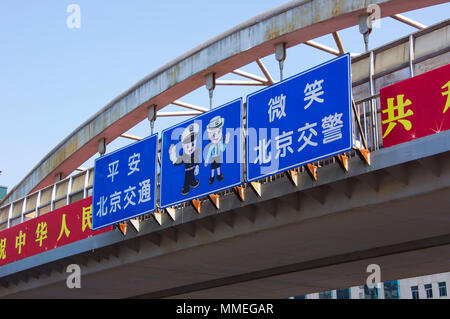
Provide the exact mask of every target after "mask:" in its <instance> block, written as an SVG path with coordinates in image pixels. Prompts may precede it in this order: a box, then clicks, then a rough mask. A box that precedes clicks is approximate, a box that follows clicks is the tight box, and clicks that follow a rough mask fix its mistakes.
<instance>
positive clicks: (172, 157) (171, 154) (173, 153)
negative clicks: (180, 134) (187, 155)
mask: <svg viewBox="0 0 450 319" xmlns="http://www.w3.org/2000/svg"><path fill="white" fill-rule="evenodd" d="M169 157H170V161H171V162H172V163H175V162H176V161H177V154H176V151H175V145H173V144H172V145H170V147H169Z"/></svg>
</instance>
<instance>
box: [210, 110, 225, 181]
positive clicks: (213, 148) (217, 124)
mask: <svg viewBox="0 0 450 319" xmlns="http://www.w3.org/2000/svg"><path fill="white" fill-rule="evenodd" d="M224 122H225V119H224V118H223V117H220V116H216V117H214V118H212V119H211V121H210V122H209V124H208V126H207V127H206V130H207V132H208V138H209V140H210V141H211V143H209V144H208V145H207V146H206V158H205V167H206V166H208V164H209V163H211V175H210V177H209V185H212V183H213V182H214V177H215V173H216V172H217V180H218V181H219V182H220V181H222V180H223V178H224V177H223V174H222V172H221V171H220V165H221V164H222V161H223V152H225V148H226V146H227V144H228V142H229V141H230V133H227V135H226V136H225V143H224V142H223V139H224V138H223V124H224Z"/></svg>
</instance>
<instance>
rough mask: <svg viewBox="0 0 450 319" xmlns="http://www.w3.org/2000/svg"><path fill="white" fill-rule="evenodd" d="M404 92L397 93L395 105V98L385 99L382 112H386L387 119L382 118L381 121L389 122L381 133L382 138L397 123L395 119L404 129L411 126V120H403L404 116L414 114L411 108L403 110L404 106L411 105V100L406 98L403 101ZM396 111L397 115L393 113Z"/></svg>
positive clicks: (408, 128)
mask: <svg viewBox="0 0 450 319" xmlns="http://www.w3.org/2000/svg"><path fill="white" fill-rule="evenodd" d="M404 97H405V95H404V94H400V95H397V105H394V100H395V98H389V99H387V109H386V110H382V112H383V113H387V115H388V118H387V120H384V121H383V122H382V123H383V124H386V123H389V125H388V127H387V129H386V132H385V133H384V135H383V138H385V137H386V136H387V135H388V134H389V133H390V132H391V131H392V130H393V129H394V127H395V126H396V125H397V124H398V123H397V122H396V121H398V122H399V123H400V124H402V125H403V127H404V128H405V130H407V131H409V130H411V128H412V124H411V121H409V120H405V118H406V117H408V116H411V115H414V112H413V111H412V110H407V111H406V112H405V107H407V106H409V105H411V104H412V103H411V100H409V99H406V101H404ZM396 111H397V115H396V114H395V113H396Z"/></svg>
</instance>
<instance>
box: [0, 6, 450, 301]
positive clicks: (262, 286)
mask: <svg viewBox="0 0 450 319" xmlns="http://www.w3.org/2000/svg"><path fill="white" fill-rule="evenodd" d="M374 2H375V3H377V4H379V5H380V7H381V13H382V15H383V16H392V17H394V18H396V19H402V20H403V22H408V23H409V24H415V26H417V27H418V28H419V29H420V30H419V31H417V32H415V33H413V34H411V35H410V36H408V37H404V38H401V39H398V40H396V41H394V42H392V43H389V44H386V45H385V46H383V47H380V48H377V49H375V50H372V51H369V52H366V53H363V54H360V55H357V56H354V57H353V58H352V81H353V98H354V100H355V104H354V110H355V116H354V128H355V132H354V135H355V140H356V146H357V147H356V149H355V150H353V151H351V152H348V153H346V154H344V155H345V156H341V157H333V158H329V159H326V160H323V161H320V162H316V163H312V164H311V165H309V166H304V167H298V168H296V169H294V170H291V171H288V172H285V173H280V174H277V175H274V176H271V177H269V178H265V179H263V180H260V181H258V182H256V183H248V184H247V183H245V184H243V185H242V186H241V187H237V188H234V189H229V190H226V191H223V192H221V193H218V194H216V195H214V196H210V197H205V198H201V199H199V200H198V201H193V202H188V203H184V204H182V205H179V206H177V207H172V208H170V209H167V210H163V211H158V212H156V213H154V214H149V215H146V216H143V217H140V218H138V219H135V220H132V221H130V222H128V223H122V224H120V225H117V227H115V228H114V230H112V231H110V232H106V233H103V234H100V235H97V236H94V237H90V238H87V239H84V240H81V241H78V242H75V243H72V244H68V245H66V246H62V247H58V248H55V249H52V250H49V251H47V252H45V253H41V254H38V255H34V256H31V257H28V258H25V259H22V260H18V261H16V262H13V263H10V264H6V265H4V266H1V267H0V296H1V297H3V298H170V297H175V298H284V297H287V296H292V295H300V294H306V293H311V292H317V291H324V290H331V289H336V288H343V287H349V286H356V285H361V284H364V283H365V281H366V278H367V276H368V275H369V274H368V273H367V272H366V269H367V266H368V265H369V264H378V265H380V268H381V280H382V281H389V280H393V279H399V278H407V277H414V276H420V275H425V274H431V273H438V272H445V271H448V270H449V266H450V258H449V256H450V215H449V213H448V207H450V161H449V158H450V131H443V132H440V133H438V134H434V135H430V136H427V137H424V138H421V139H417V140H414V141H411V142H408V143H403V144H399V145H396V146H393V147H389V148H383V145H382V138H381V121H380V101H379V89H380V88H382V87H384V86H387V85H390V84H392V83H396V82H398V81H401V80H403V79H406V78H409V77H411V76H414V75H418V74H421V73H424V72H427V71H429V70H432V69H435V68H437V67H440V66H443V65H446V64H448V63H449V61H450V53H449V51H450V45H449V44H450V36H449V32H450V31H449V30H450V27H449V24H450V20H446V21H443V22H441V23H439V24H437V25H434V26H430V27H421V26H420V25H418V24H417V23H415V22H413V21H409V20H405V18H404V17H403V16H400V15H399V13H401V12H403V11H408V10H412V9H418V8H421V7H425V6H428V5H434V4H438V3H443V2H445V1H431V0H430V1H403V0H391V1H381V0H380V1H374ZM364 12H365V6H364V4H362V3H361V2H360V1H335V5H334V7H330V5H329V4H328V2H327V1H320V0H313V1H294V2H291V3H289V4H287V5H284V6H281V7H279V8H275V9H273V10H272V11H270V12H268V13H266V14H263V15H260V16H258V17H255V18H254V19H252V20H250V21H248V22H246V23H244V24H242V25H239V26H237V27H236V28H234V29H232V30H230V31H229V32H227V33H224V34H222V35H220V36H218V37H217V38H215V39H212V40H211V41H210V42H207V43H205V44H204V45H202V46H200V47H198V48H196V49H194V50H193V51H191V52H188V53H186V54H185V55H183V56H182V57H180V58H179V59H177V60H175V61H173V62H172V63H170V64H169V65H166V66H164V67H162V68H161V69H160V70H157V71H156V72H154V73H153V74H151V75H149V76H148V77H147V78H145V79H143V80H142V81H141V82H139V83H138V84H136V86H135V87H133V88H131V89H130V90H128V91H127V92H125V93H123V94H122V95H121V96H119V97H118V98H117V99H116V100H114V101H113V102H111V103H110V104H109V105H107V106H106V107H105V108H103V109H102V110H101V111H99V112H98V113H97V114H95V115H94V116H93V117H92V118H91V119H89V120H88V121H87V122H85V123H83V124H82V125H81V126H80V127H79V128H77V130H76V131H74V132H73V133H72V134H71V135H70V136H68V137H67V138H66V139H65V140H63V141H62V142H61V143H60V144H59V145H58V146H57V147H56V148H55V149H54V150H53V151H52V152H50V153H49V154H48V155H47V156H46V157H45V158H44V159H43V160H42V161H41V163H39V164H38V165H37V166H36V168H35V169H33V171H32V172H30V174H29V175H27V176H26V177H25V178H24V179H23V180H22V181H21V182H20V183H19V184H18V185H17V187H15V188H14V189H13V190H12V191H11V192H10V193H9V194H8V195H7V197H6V198H5V199H4V200H3V202H2V203H1V204H0V229H5V228H9V227H11V226H14V225H17V224H20V223H22V222H25V221H26V220H28V219H30V218H32V217H34V216H37V215H39V214H44V213H45V212H48V211H51V210H53V209H55V208H59V207H64V205H67V204H69V203H71V202H74V201H76V200H79V199H82V198H86V197H88V196H90V194H91V193H92V180H93V179H92V175H93V170H92V169H89V170H84V171H82V172H81V173H79V174H71V173H72V172H73V171H74V170H75V169H76V168H78V166H79V165H80V164H81V163H84V162H85V160H86V159H87V158H88V157H90V156H92V155H94V154H95V153H96V152H97V151H98V145H99V142H101V141H104V139H106V141H111V140H113V139H115V138H117V137H119V136H121V135H122V134H123V133H124V132H126V131H127V130H128V129H129V128H130V127H132V126H133V125H135V124H136V123H138V122H139V121H142V120H144V119H145V118H146V117H147V113H148V106H149V105H156V106H157V109H158V113H157V115H158V116H166V115H167V114H164V112H162V111H160V109H162V108H163V107H164V106H166V105H168V104H170V103H178V104H184V105H185V106H186V107H188V108H190V109H191V111H192V112H191V113H189V114H192V115H195V114H199V112H201V111H202V110H201V109H199V108H198V107H195V106H192V105H189V104H186V103H182V102H180V101H178V100H177V99H179V98H181V97H182V96H183V95H185V94H186V93H188V92H190V91H191V90H193V89H195V88H197V87H200V86H202V85H204V84H205V83H204V82H205V76H207V75H208V74H210V73H211V72H214V73H215V74H216V77H217V78H219V77H220V76H222V75H224V74H227V73H229V72H235V74H236V73H241V74H244V73H243V72H240V71H239V70H237V69H238V68H239V67H242V66H243V65H246V64H248V63H250V62H253V61H255V62H256V63H257V64H258V65H259V66H260V67H261V70H262V71H263V73H264V74H265V76H266V78H265V79H264V80H260V84H261V85H270V84H272V83H273V82H274V81H273V79H272V77H271V76H270V74H269V73H268V71H267V69H265V68H264V65H263V64H262V63H261V61H260V60H259V59H260V58H261V57H264V56H267V55H269V54H273V53H274V46H275V45H276V44H278V43H286V46H287V47H291V46H294V45H298V44H302V43H303V44H306V45H311V46H314V47H316V48H317V49H320V50H326V51H327V52H329V53H331V54H335V55H340V54H342V53H343V52H345V50H344V47H343V43H342V42H341V40H340V38H339V35H338V31H339V30H341V29H343V28H346V27H349V26H353V25H357V24H358V21H359V19H360V16H361V15H362V14H364ZM319 13H320V14H319ZM329 33H331V34H333V35H334V38H335V39H336V45H337V47H338V49H337V50H336V49H333V48H329V47H325V46H323V45H320V44H319V43H316V42H314V41H312V40H313V39H314V38H316V37H319V36H321V35H325V34H329ZM224 47H225V48H227V50H224ZM236 70H237V71H236ZM246 76H247V77H248V76H251V75H248V74H246ZM252 81H256V82H257V80H255V79H253V80H252ZM155 84H158V85H155ZM216 84H217V85H219V84H221V82H220V80H217V83H216ZM222 84H223V85H226V84H227V83H223V82H222ZM228 84H229V85H236V83H228ZM240 84H241V85H246V84H245V83H240ZM247 84H248V83H247ZM253 84H254V83H253ZM156 87H157V88H156ZM158 90H159V91H158ZM166 113H167V112H166ZM179 115H181V114H179ZM64 177H67V178H64ZM70 264H78V265H80V267H81V274H82V277H81V278H82V279H81V285H82V286H81V289H68V288H67V286H66V279H67V276H68V275H69V274H68V273H67V272H66V268H67V266H68V265H70Z"/></svg>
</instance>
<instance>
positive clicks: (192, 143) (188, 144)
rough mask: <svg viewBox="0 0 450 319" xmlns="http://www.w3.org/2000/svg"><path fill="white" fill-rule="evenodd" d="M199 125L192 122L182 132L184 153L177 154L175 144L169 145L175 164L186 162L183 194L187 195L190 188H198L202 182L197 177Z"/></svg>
mask: <svg viewBox="0 0 450 319" xmlns="http://www.w3.org/2000/svg"><path fill="white" fill-rule="evenodd" d="M198 131H199V126H198V124H196V123H193V124H190V125H189V126H188V127H187V128H186V129H185V130H184V131H183V133H182V134H181V144H182V147H183V154H182V155H181V156H179V157H178V156H177V152H176V150H175V145H174V144H172V145H170V147H169V156H170V160H171V162H172V164H173V165H181V164H184V185H183V188H182V189H181V194H182V195H187V194H188V193H189V191H190V188H191V187H192V188H196V187H197V186H198V184H199V183H200V182H199V180H197V179H195V175H198V171H199V167H198V165H199V152H200V149H199V148H197V138H198Z"/></svg>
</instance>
